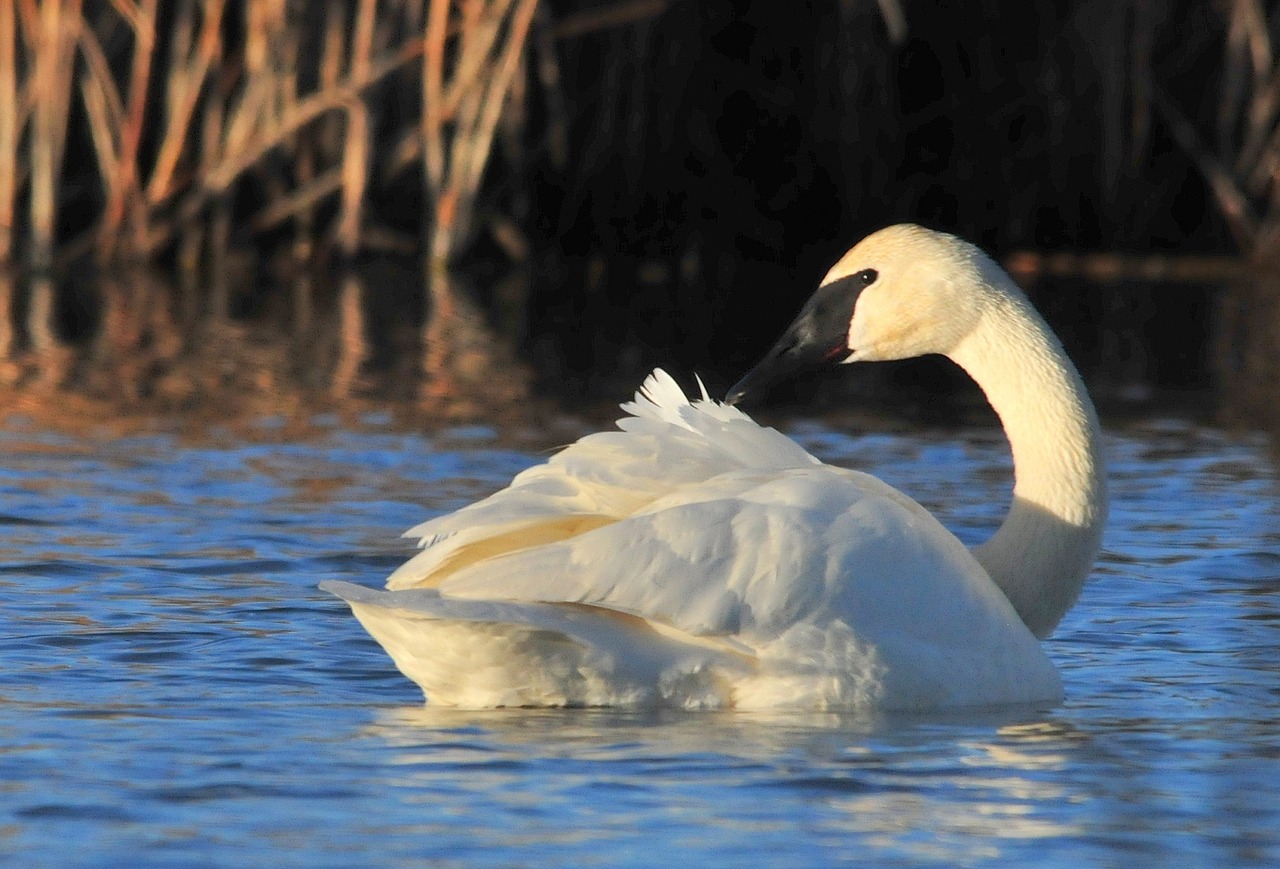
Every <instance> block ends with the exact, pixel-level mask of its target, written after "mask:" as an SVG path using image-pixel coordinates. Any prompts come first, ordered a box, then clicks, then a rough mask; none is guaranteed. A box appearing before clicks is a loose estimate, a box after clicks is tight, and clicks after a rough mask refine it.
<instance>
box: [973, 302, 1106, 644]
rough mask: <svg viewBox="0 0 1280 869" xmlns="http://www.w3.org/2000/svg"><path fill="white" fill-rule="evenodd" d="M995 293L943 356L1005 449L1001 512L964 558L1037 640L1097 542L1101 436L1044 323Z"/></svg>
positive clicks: (1077, 585) (1101, 509)
mask: <svg viewBox="0 0 1280 869" xmlns="http://www.w3.org/2000/svg"><path fill="white" fill-rule="evenodd" d="M1005 280H1008V279H1005ZM995 290H996V292H995V293H993V299H992V304H991V305H990V306H989V307H988V308H987V309H986V310H985V311H984V313H983V315H982V316H981V317H980V318H979V322H978V324H977V325H976V326H975V327H974V329H973V330H972V331H971V332H970V333H969V334H968V335H967V336H966V337H965V338H964V339H962V340H961V341H960V343H959V344H958V345H957V346H956V347H955V348H954V350H953V352H952V353H950V354H948V355H949V356H950V357H951V358H952V360H953V361H955V362H956V363H957V364H959V365H960V366H961V367H962V368H964V369H965V371H967V372H968V373H969V375H970V376H971V377H972V378H973V379H974V380H975V381H976V382H977V383H978V385H979V386H980V387H982V390H983V392H984V393H985V394H986V396H987V400H988V401H990V403H991V405H992V407H993V408H994V409H995V411H996V413H997V414H998V415H999V417H1000V421H1001V423H1002V425H1003V426H1004V431H1005V434H1006V436H1007V437H1008V439H1009V445H1010V448H1011V449H1012V452H1013V465H1014V490H1013V502H1012V504H1011V506H1010V509H1009V513H1008V515H1007V516H1006V517H1005V520H1004V522H1003V523H1002V524H1001V526H1000V528H999V530H998V531H997V532H996V534H995V535H994V536H993V537H992V538H991V539H990V540H989V541H987V542H986V543H984V544H983V545H981V546H979V547H977V548H976V549H975V550H974V555H975V557H976V558H977V559H978V561H979V563H980V564H982V566H983V567H984V568H985V569H986V571H987V573H988V575H990V576H991V578H992V580H993V581H994V582H995V583H996V584H997V585H998V586H1000V588H1001V589H1002V590H1003V591H1004V593H1005V595H1006V597H1008V598H1009V602H1010V603H1012V604H1013V607H1014V609H1015V610H1017V612H1018V614H1019V615H1020V616H1021V617H1022V620H1023V621H1024V622H1025V623H1026V625H1027V627H1028V628H1030V629H1031V631H1032V633H1034V634H1035V635H1036V636H1038V637H1044V636H1047V635H1049V634H1050V633H1051V632H1052V631H1053V629H1054V627H1056V626H1057V624H1058V622H1059V621H1060V620H1061V619H1062V616H1063V615H1065V614H1066V612H1067V610H1069V609H1070V608H1071V606H1072V605H1073V604H1074V603H1075V601H1076V598H1077V597H1079V594H1080V590H1081V589H1082V588H1083V586H1084V582H1085V579H1086V578H1087V577H1088V575H1089V571H1090V570H1091V569H1092V567H1093V562H1094V559H1095V558H1096V557H1097V554H1098V550H1099V548H1100V546H1101V539H1102V529H1103V526H1104V524H1105V522H1106V513H1107V503H1106V500H1107V496H1106V482H1105V476H1104V474H1105V472H1104V468H1103V462H1102V456H1101V451H1100V441H1101V432H1100V429H1099V425H1098V417H1097V412H1096V411H1095V409H1094V406H1093V403H1092V402H1091V401H1090V400H1089V396H1088V393H1087V392H1086V391H1085V387H1084V383H1083V381H1082V380H1081V378H1080V375H1079V373H1078V372H1077V371H1076V368H1075V366H1074V365H1072V363H1071V360H1070V359H1069V358H1068V357H1067V355H1066V352H1065V351H1064V350H1063V348H1062V345H1061V343H1060V342H1059V341H1058V339H1057V338H1056V337H1055V336H1054V335H1053V333H1052V332H1051V331H1050V330H1049V327H1048V326H1047V325H1046V324H1045V322H1044V320H1043V319H1042V318H1041V317H1040V315H1039V314H1038V313H1037V312H1036V311H1035V309H1034V308H1033V307H1032V306H1031V303H1030V302H1029V301H1027V299H1026V297H1025V296H1023V295H1022V293H1021V291H1020V290H1018V289H1017V288H1016V287H1014V286H1013V285H1012V282H1011V281H1009V284H1008V286H1005V287H996V288H995Z"/></svg>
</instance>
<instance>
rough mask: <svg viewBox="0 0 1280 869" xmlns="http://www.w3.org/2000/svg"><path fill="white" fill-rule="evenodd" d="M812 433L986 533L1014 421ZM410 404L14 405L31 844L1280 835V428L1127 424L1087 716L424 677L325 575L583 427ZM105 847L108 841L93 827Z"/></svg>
mask: <svg viewBox="0 0 1280 869" xmlns="http://www.w3.org/2000/svg"><path fill="white" fill-rule="evenodd" d="M791 429H792V432H793V434H794V435H795V436H796V437H798V438H799V439H800V440H802V441H804V442H805V443H806V445H808V446H810V447H811V448H812V449H814V450H816V451H817V452H819V453H820V454H821V455H823V456H824V457H826V458H829V459H833V460H837V461H840V462H842V463H846V464H850V465H856V466H858V467H862V468H866V469H869V470H872V471H875V472H876V473H878V474H880V475H881V476H883V477H884V478H886V479H887V480H889V481H890V482H891V483H893V484H894V485H897V486H899V487H900V488H903V489H905V490H906V491H909V492H911V493H912V494H914V495H916V496H917V497H918V498H919V499H920V500H921V501H922V502H924V503H925V504H926V506H928V507H930V508H931V509H934V510H936V511H938V512H939V513H940V514H942V515H943V516H944V517H946V518H947V520H948V522H949V524H950V525H951V526H952V527H953V528H954V529H955V530H956V531H957V533H958V534H960V535H961V536H962V537H964V538H965V539H966V540H969V541H975V540H979V539H981V538H982V537H983V536H984V535H985V534H988V533H990V531H991V529H992V528H993V527H994V526H995V524H996V523H997V522H998V521H999V518H1000V516H1001V514H1002V512H1003V510H1004V509H1005V503H1006V501H1007V497H1008V493H1007V488H1008V473H1009V466H1008V458H1007V456H1006V454H1005V447H1004V444H1003V442H1002V440H1001V438H1000V437H999V435H998V434H997V433H992V432H976V433H967V434H966V435H964V436H960V435H953V434H932V435H916V436H901V435H892V436H889V435H880V434H867V435H861V436H848V435H844V434H841V433H839V432H837V431H834V430H833V429H832V428H831V427H830V426H829V425H827V424H822V423H797V424H795V425H793V426H791ZM579 432H580V426H578V425H577V424H574V423H571V422H567V423H565V424H564V426H563V427H562V428H560V429H559V430H556V431H554V432H551V431H547V430H545V429H543V430H528V431H511V432H504V434H503V435H502V436H501V437H499V436H498V435H497V433H496V432H494V431H492V430H489V429H486V428H483V427H470V428H457V429H448V430H441V431H437V432H434V433H431V434H429V435H420V434H406V433H403V432H400V431H397V430H396V429H394V428H393V427H392V426H391V425H390V424H389V423H388V422H387V420H386V419H384V418H382V417H377V416H371V417H368V418H366V419H365V420H364V421H363V422H362V423H361V424H360V425H358V426H356V427H354V428H352V429H346V428H343V427H339V426H338V425H337V424H336V422H335V420H333V419H328V418H323V417H321V418H317V419H316V420H314V421H313V425H312V426H311V427H310V428H309V429H308V430H307V431H306V432H305V433H301V434H299V433H296V432H294V431H293V430H292V429H288V428H286V427H282V426H281V425H280V424H279V422H278V421H267V422H265V423H263V424H261V425H259V426H256V427H252V428H250V429H247V430H237V431H230V430H225V431H223V430H217V429H215V430H212V431H207V432H204V433H202V434H201V436H200V437H199V438H193V437H190V436H178V435H173V434H132V435H121V434H119V433H112V432H106V431H102V432H99V433H97V434H95V433H94V430H93V429H92V428H91V427H90V428H89V429H88V430H87V431H86V432H81V433H79V434H76V435H66V434H57V433H53V432H49V431H44V430H40V429H38V428H36V427H35V426H34V425H26V426H24V425H22V424H21V423H19V424H17V425H16V426H13V427H11V428H10V430H9V431H6V432H0V453H2V454H3V456H4V460H3V461H2V462H0V496H2V497H0V529H3V534H0V609H2V611H3V612H4V613H5V616H6V619H5V623H4V628H3V630H0V655H2V656H3V661H4V668H3V671H2V672H3V676H0V852H2V853H4V854H6V856H9V857H10V858H11V859H13V860H14V861H15V862H21V863H24V864H27V863H29V864H33V865H67V864H76V863H80V864H92V865H117V864H124V863H128V864H130V865H173V864H180V865H209V864H217V865H227V864H232V863H234V864H237V865H241V864H254V863H270V864H272V865H306V866H315V865H352V864H355V865H369V864H387V865H398V864H405V865H421V864H422V863H432V864H435V865H458V864H464V863H465V864H466V865H473V864H478V865H495V866H508V865H529V864H535V863H537V864H544V865H609V866H650V865H658V864H662V863H677V864H679V865H684V864H686V863H697V862H701V863H704V864H708V865H728V864H742V863H751V864H753V865H764V866H775V865H776V866H797V865H817V864H823V863H846V864H852V865H868V864H875V865H881V864H891V865H892V864H898V865H920V864H926V865H938V866H956V865H981V864H992V865H996V864H999V865H1009V864H1012V865H1023V864H1026V865H1061V866H1078V865H1131V864H1138V863H1141V864H1144V865H1164V864H1168V863H1173V862H1175V861H1177V862H1179V863H1184V862H1185V863H1189V864H1191V865H1204V866H1210V865H1213V866H1217V865H1232V866H1241V865H1262V864H1275V863H1276V862H1277V861H1280V808H1278V807H1280V732H1278V731H1277V728H1276V725H1275V723H1274V722H1275V721H1276V720H1277V718H1280V672H1278V671H1277V668H1276V667H1275V660H1276V652H1277V648H1278V646H1280V598H1278V595H1280V521H1278V520H1280V507H1277V497H1276V496H1277V494H1278V492H1277V488H1278V487H1277V475H1276V471H1275V468H1274V465H1273V464H1272V458H1271V455H1270V454H1269V453H1268V452H1267V450H1266V449H1265V445H1263V444H1261V443H1257V442H1253V441H1250V440H1248V439H1241V438H1236V437H1231V436H1227V435H1222V434H1219V433H1215V432H1211V431H1201V430H1196V429H1193V428H1190V427H1188V426H1185V425H1180V424H1175V423H1160V424H1154V425H1146V426H1143V427H1141V428H1137V429H1134V430H1132V431H1129V432H1126V433H1124V434H1116V435H1113V436H1112V437H1111V438H1110V443H1109V449H1110V453H1111V456H1112V471H1113V472H1112V479H1113V485H1112V488H1113V493H1114V496H1115V505H1114V513H1115V518H1114V521H1113V523H1112V526H1111V528H1110V530H1109V533H1108V536H1107V539H1106V544H1105V547H1106V548H1105V553H1104V557H1103V560H1102V563H1101V564H1100V566H1099V568H1098V570H1097V573H1096V575H1095V578H1094V580H1093V581H1092V582H1091V584H1090V585H1089V586H1088V587H1087V589H1086V591H1085V594H1084V597H1083V598H1082V600H1081V602H1080V604H1079V606H1078V607H1077V608H1076V609H1075V610H1074V611H1073V612H1072V613H1071V614H1070V615H1068V617H1067V619H1066V621H1065V622H1064V624H1063V626H1062V628H1061V629H1060V631H1059V633H1058V634H1057V635H1056V636H1055V637H1054V638H1053V639H1052V640H1050V641H1049V642H1048V643H1047V648H1048V651H1049V653H1050V655H1051V656H1052V657H1053V658H1054V660H1055V661H1056V662H1057V663H1058V664H1059V666H1060V667H1061V669H1062V671H1063V675H1064V681H1065V682H1066V688H1067V697H1068V699H1067V702H1066V704H1064V705H1063V706H1062V707H1060V708H1024V709H1006V710H998V711H986V712H970V713H963V714H959V715H949V716H945V717H936V716H913V717H902V716H872V715H857V716H852V715H841V714H794V713H788V714H780V713H771V714H740V713H711V714H693V713H679V712H673V711H654V712H615V711H609V710H569V711H557V710H502V711H495V712H462V711H457V710H444V709H434V708H432V707H430V706H425V707H424V706H423V705H422V704H421V697H420V695H419V694H418V693H417V689H416V688H414V687H413V686H412V685H411V684H410V683H408V682H407V681H406V680H405V679H404V678H403V677H401V676H400V675H399V674H398V673H396V672H395V671H394V669H393V668H392V667H391V666H390V663H389V662H388V661H387V659H386V658H385V656H384V655H383V654H382V652H381V650H380V649H378V648H377V646H376V645H374V644H373V642H372V641H371V640H370V639H369V638H368V637H367V636H366V635H365V633H364V632H363V630H361V629H360V627H359V626H358V624H356V622H355V621H354V620H353V619H351V618H350V616H349V614H348V613H347V612H346V610H345V608H344V607H343V606H342V605H341V603H340V602H338V601H336V600H333V599H331V598H329V597H328V596H326V595H324V594H322V593H320V592H318V591H317V590H316V588H315V585H316V583H317V582H318V581H320V580H322V579H347V580H352V581H357V582H365V583H375V582H377V581H379V579H380V578H381V577H382V576H384V575H385V574H386V573H388V572H389V571H390V570H391V569H392V568H393V567H394V566H396V565H397V564H398V563H399V562H400V561H401V560H402V558H403V557H404V556H405V554H406V552H407V549H408V547H407V545H406V544H405V542H404V541H401V540H398V539H397V537H396V535H397V534H398V533H399V532H400V531H401V530H402V529H404V528H406V527H408V526H409V525H411V524H413V523H415V522H417V521H419V520H420V519H423V518H425V517H426V516H427V515H430V514H432V513H435V512H439V511H443V510H450V509H454V508H456V507H458V506H460V505H462V504H464V503H467V502H469V501H471V500H473V499H475V498H476V497H479V496H481V495H483V494H485V493H486V492H488V491H491V490H492V489H493V488H495V487H497V486H498V485H501V484H502V483H504V482H505V481H506V480H507V479H509V477H510V476H511V475H512V474H513V473H515V472H517V471H519V470H520V469H522V468H524V467H527V466H528V465H530V464H532V463H533V462H535V461H537V460H539V459H540V458H541V457H542V456H543V455H545V451H546V449H547V448H549V447H551V446H554V445H555V444H558V443H564V442H566V441H567V440H571V439H572V438H573V437H574V436H576V434H578V433H579ZM72 844H74V846H75V849H74V850H71V845H72Z"/></svg>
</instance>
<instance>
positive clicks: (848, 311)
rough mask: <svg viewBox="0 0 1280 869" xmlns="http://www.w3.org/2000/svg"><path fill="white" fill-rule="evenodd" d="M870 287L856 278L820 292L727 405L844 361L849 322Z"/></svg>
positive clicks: (730, 394) (728, 398)
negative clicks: (860, 296)
mask: <svg viewBox="0 0 1280 869" xmlns="http://www.w3.org/2000/svg"><path fill="white" fill-rule="evenodd" d="M865 288H866V285H865V284H864V283H863V281H861V280H860V279H859V278H858V277H857V276H856V275H853V276H850V277H847V278H841V279H840V280H838V281H832V282H831V283H829V284H826V285H824V286H822V287H820V288H819V289H818V291H817V292H816V293H814V294H813V296H812V298H810V299H809V301H808V302H806V303H805V306H804V307H803V308H801V309H800V313H799V314H798V315H797V316H796V319H795V321H794V322H792V324H791V325H790V326H788V327H787V331H785V332H783V333H782V337H781V338H779V339H778V342H777V343H776V344H774V345H773V348H772V349H771V350H770V351H769V352H768V353H766V354H765V355H764V358H763V359H761V360H760V361H759V362H757V363H756V365H755V367H754V368H752V369H751V370H750V371H748V372H747V373H746V375H745V376H743V378H742V379H741V380H739V381H738V382H737V383H735V384H734V385H733V388H732V389H730V390H729V392H728V394H726V395H725V399H724V400H725V404H737V403H738V402H739V401H741V400H742V399H743V397H745V396H746V395H747V393H755V392H760V391H761V390H763V389H764V388H765V387H766V386H768V385H769V384H772V383H776V382H777V381H779V380H781V379H783V378H784V377H787V376H789V375H792V374H795V373H797V372H800V371H803V370H805V369H807V368H817V367H821V366H823V365H833V364H835V363H837V362H842V361H844V359H845V358H847V357H848V355H849V354H850V353H851V352H853V351H852V350H851V349H850V347H849V321H850V320H851V319H852V318H853V308H854V305H855V304H857V301H858V295H859V294H860V293H861V292H862V290H863V289H865Z"/></svg>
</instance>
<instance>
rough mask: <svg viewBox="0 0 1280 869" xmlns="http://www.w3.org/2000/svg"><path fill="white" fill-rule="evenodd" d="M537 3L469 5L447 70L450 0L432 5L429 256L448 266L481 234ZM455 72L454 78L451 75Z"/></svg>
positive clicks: (426, 132) (427, 55)
mask: <svg viewBox="0 0 1280 869" xmlns="http://www.w3.org/2000/svg"><path fill="white" fill-rule="evenodd" d="M537 5H538V4H537V0H489V2H486V0H468V2H466V3H463V4H462V8H461V10H460V14H461V18H460V20H459V22H458V24H457V27H456V31H455V36H454V40H455V46H454V49H453V51H452V52H451V56H452V57H453V63H452V65H451V68H450V69H448V70H447V71H446V69H445V65H446V64H445V61H446V37H447V35H448V34H449V21H448V11H449V2H448V0H432V5H431V8H430V10H429V12H428V20H427V33H426V50H425V52H424V60H423V108H422V128H423V164H424V168H425V170H426V175H427V184H428V191H429V193H430V198H431V209H432V214H431V215H430V223H431V230H430V240H429V242H428V257H429V259H430V260H431V262H432V263H435V264H436V265H437V266H443V265H444V264H446V263H448V262H449V261H450V260H451V259H452V258H453V256H454V254H455V253H456V251H457V248H458V247H459V246H460V245H461V243H462V242H463V241H465V239H466V237H467V235H468V234H469V233H470V232H471V230H472V229H473V221H474V213H473V212H474V208H475V201H476V196H477V194H478V192H479V187H480V181H481V179H482V177H483V174H484V170H485V167H486V166H487V165H488V162H489V156H490V153H491V151H492V146H493V138H494V134H495V132H496V131H497V128H498V121H499V119H500V117H501V113H502V108H503V104H504V101H505V100H506V98H507V95H508V93H509V92H510V90H511V86H512V81H513V80H514V78H515V76H516V74H517V73H518V72H519V71H520V69H521V60H522V58H523V56H524V51H525V48H526V44H527V42H528V36H529V29H530V25H531V24H532V21H533V15H534V12H535V10H536V9H537ZM446 72H447V75H446Z"/></svg>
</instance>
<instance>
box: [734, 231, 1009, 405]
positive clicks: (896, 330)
mask: <svg viewBox="0 0 1280 869" xmlns="http://www.w3.org/2000/svg"><path fill="white" fill-rule="evenodd" d="M997 273H999V266H997V265H995V263H994V262H992V261H991V259H990V258H988V257H987V256H986V254H984V253H982V251H980V250H978V248H976V247H974V246H973V245H971V244H969V243H968V242H966V241H963V240H961V239H959V238H956V237H955V236H953V235H947V234H946V233H942V232H934V231H932V230H928V229H924V228H923V227H919V226H913V225H910V224H901V225H898V226H890V227H887V228H885V229H881V230H879V231H878V232H875V233H872V234H871V235H869V236H867V237H866V238H864V239H863V240H862V241H860V242H858V243H857V244H856V245H854V246H853V248H851V249H850V250H849V252H848V253H846V254H845V255H844V256H842V257H841V258H840V260H839V261H838V262H837V263H836V264H835V265H834V266H832V267H831V270H830V271H829V272H827V275H826V277H825V278H823V279H822V283H821V285H820V286H819V287H818V290H817V292H815V293H814V294H813V296H812V297H811V298H810V299H809V301H808V302H806V303H805V305H804V307H803V308H802V309H801V310H800V313H799V315H797V317H796V319H795V320H794V321H793V322H792V324H791V325H790V326H789V327H787V330H786V331H785V332H783V334H782V337H781V338H780V339H778V342H777V343H776V344H774V346H773V348H772V349H771V350H770V351H769V352H768V353H766V354H765V356H764V358H763V359H762V360H761V361H760V362H759V363H758V364H757V365H756V366H755V367H754V368H752V369H751V371H749V372H747V374H746V376H745V377H743V378H742V379H741V380H740V381H738V383H737V384H735V385H734V387H733V388H732V389H730V390H729V393H728V395H727V397H726V399H725V400H726V401H727V402H728V403H729V404H736V403H737V402H738V401H739V400H740V399H741V398H742V397H743V396H745V395H746V394H747V393H748V392H754V391H757V390H758V389H759V388H760V387H762V386H764V385H765V384H767V383H769V382H772V381H774V380H776V379H778V378H780V377H782V376H784V375H786V374H789V373H792V372H794V371H798V370H801V369H804V368H811V367H815V366H821V365H827V364H842V363H846V362H879V361H887V360H891V359H910V358H913V357H915V356H926V355H929V354H932V353H941V354H944V355H945V354H947V353H948V352H949V351H950V350H951V349H952V348H953V347H955V345H956V344H957V343H959V341H960V340H961V339H963V338H964V336H965V335H967V334H968V333H969V332H970V331H971V330H972V329H973V328H974V326H975V325H976V324H977V322H978V320H979V319H980V317H981V314H982V310H983V308H984V305H985V302H986V299H987V298H989V296H990V294H991V293H992V292H993V291H996V290H995V288H996V287H1000V286H1003V285H1004V283H1006V282H1002V281H999V280H998V279H996V278H995V277H994V275H995V274H997Z"/></svg>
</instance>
